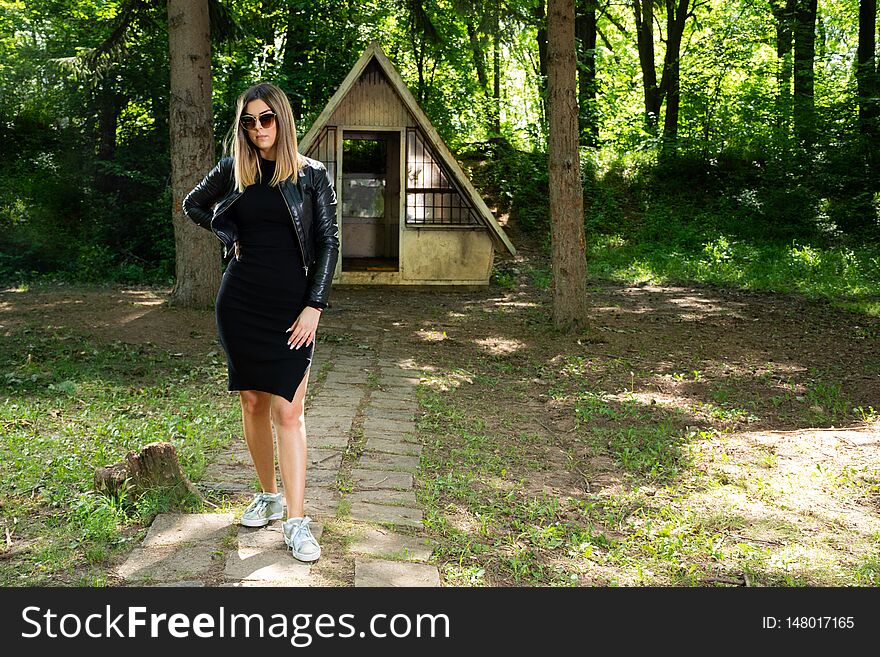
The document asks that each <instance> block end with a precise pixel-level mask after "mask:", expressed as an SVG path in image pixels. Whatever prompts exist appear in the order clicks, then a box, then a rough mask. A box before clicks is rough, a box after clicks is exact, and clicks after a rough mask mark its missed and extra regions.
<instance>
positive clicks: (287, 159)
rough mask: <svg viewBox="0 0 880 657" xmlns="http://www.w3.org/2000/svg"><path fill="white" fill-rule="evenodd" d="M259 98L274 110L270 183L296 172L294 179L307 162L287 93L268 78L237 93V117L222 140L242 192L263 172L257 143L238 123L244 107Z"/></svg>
mask: <svg viewBox="0 0 880 657" xmlns="http://www.w3.org/2000/svg"><path fill="white" fill-rule="evenodd" d="M257 98H259V99H260V100H262V101H263V102H264V103H266V104H267V105H268V106H269V108H270V109H271V110H272V111H273V112H275V126H276V137H275V175H274V176H273V177H272V180H271V181H269V184H270V185H278V184H279V183H280V182H281V181H282V180H286V179H288V178H290V177H292V176H294V175H295V176H296V178H294V180H296V179H298V178H299V174H300V172H301V171H302V168H303V166H304V164H305V161H304V160H303V158H302V156H301V155H300V153H299V149H298V147H297V140H296V124H295V123H294V120H293V110H292V109H291V108H290V101H289V100H287V94H285V93H284V92H283V91H282V90H281V89H279V88H278V87H276V86H275V85H274V84H271V83H269V82H260V83H258V84H255V85H252V86H250V87H248V88H247V89H245V90H244V91H243V92H242V93H241V95H240V96H239V97H238V101H237V102H236V104H235V119H234V120H233V122H232V126H231V127H230V129H229V132H228V134H227V135H226V139H225V140H224V142H223V151H224V153H225V155H227V156H232V158H233V160H234V168H233V173H234V176H235V186H236V189H237V190H238V191H239V192H243V191H244V189H245V187H247V186H248V185H253V184H254V183H256V182H257V180H258V178H259V176H260V162H259V153H258V151H257V147H256V146H254V145H253V144H252V143H251V140H250V139H249V138H248V136H247V132H246V131H245V129H244V128H242V127H241V124H240V123H239V120H240V119H241V115H242V114H243V113H244V108H245V107H247V104H248V103H249V102H251V101H252V100H256V99H257Z"/></svg>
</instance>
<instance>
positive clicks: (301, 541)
mask: <svg viewBox="0 0 880 657" xmlns="http://www.w3.org/2000/svg"><path fill="white" fill-rule="evenodd" d="M311 521H312V519H311V518H309V517H308V516H306V517H305V518H291V519H290V520H286V521H284V523H283V524H282V525H281V528H282V529H283V530H284V542H285V543H286V544H287V547H289V548H290V550H291V552H293V556H295V557H296V558H297V559H299V560H300V561H317V560H318V558H319V557H320V556H321V546H320V545H318V541H317V540H315V537H314V536H312V530H311V529H309V523H310V522H311Z"/></svg>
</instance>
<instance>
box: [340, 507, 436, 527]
mask: <svg viewBox="0 0 880 657" xmlns="http://www.w3.org/2000/svg"><path fill="white" fill-rule="evenodd" d="M350 516H351V518H352V519H354V520H362V521H365V522H387V523H390V524H392V525H399V526H401V527H415V528H416V529H422V510H421V509H411V508H409V507H405V506H386V505H384V504H372V503H370V502H353V503H352V505H351V513H350Z"/></svg>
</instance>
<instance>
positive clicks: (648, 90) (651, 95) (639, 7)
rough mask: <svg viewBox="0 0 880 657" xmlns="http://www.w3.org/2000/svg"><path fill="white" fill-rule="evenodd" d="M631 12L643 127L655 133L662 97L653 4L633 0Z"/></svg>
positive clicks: (649, 0)
mask: <svg viewBox="0 0 880 657" xmlns="http://www.w3.org/2000/svg"><path fill="white" fill-rule="evenodd" d="M633 13H634V14H635V18H636V35H637V39H638V45H639V63H640V64H641V67H642V87H643V89H644V95H645V128H646V129H647V130H648V132H650V133H651V134H656V132H657V122H658V121H659V120H660V118H659V117H660V105H661V104H662V102H663V97H662V95H661V93H660V87H659V86H658V84H657V66H656V64H655V63H654V5H653V2H652V0H633Z"/></svg>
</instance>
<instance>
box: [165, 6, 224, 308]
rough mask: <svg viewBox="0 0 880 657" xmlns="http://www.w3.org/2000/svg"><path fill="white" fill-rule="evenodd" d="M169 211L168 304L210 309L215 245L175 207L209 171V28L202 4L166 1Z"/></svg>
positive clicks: (215, 280)
mask: <svg viewBox="0 0 880 657" xmlns="http://www.w3.org/2000/svg"><path fill="white" fill-rule="evenodd" d="M168 60H169V66H170V87H171V93H170V111H169V116H170V117H171V132H170V134H169V139H170V150H171V198H172V202H171V212H172V220H173V222H174V246H175V253H176V261H175V262H176V280H175V283H174V289H173V290H171V296H170V298H169V303H171V304H173V305H181V306H187V307H191V308H211V307H213V305H214V298H215V296H216V293H217V289H218V288H219V287H220V274H221V272H220V262H219V257H218V256H219V248H218V247H219V242H218V241H217V238H216V237H214V236H213V235H212V234H210V233H209V232H207V231H206V230H204V229H203V228H199V227H198V226H196V225H195V224H194V223H193V222H192V221H191V220H190V219H188V218H187V217H186V216H185V215H184V214H183V210H182V208H181V204H182V202H183V197H184V195H186V193H187V192H189V190H191V189H192V188H193V187H195V186H196V185H197V184H198V182H199V181H200V180H201V179H202V177H203V176H204V175H205V174H206V173H207V172H208V171H210V169H211V168H212V167H213V166H214V164H215V163H216V162H215V152H214V126H213V121H214V117H213V112H212V110H211V25H210V21H209V20H208V0H168Z"/></svg>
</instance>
